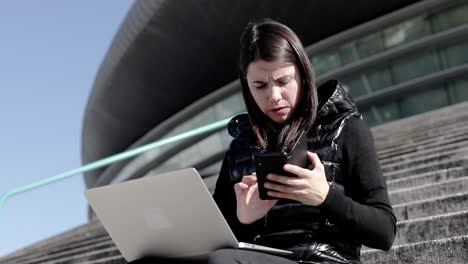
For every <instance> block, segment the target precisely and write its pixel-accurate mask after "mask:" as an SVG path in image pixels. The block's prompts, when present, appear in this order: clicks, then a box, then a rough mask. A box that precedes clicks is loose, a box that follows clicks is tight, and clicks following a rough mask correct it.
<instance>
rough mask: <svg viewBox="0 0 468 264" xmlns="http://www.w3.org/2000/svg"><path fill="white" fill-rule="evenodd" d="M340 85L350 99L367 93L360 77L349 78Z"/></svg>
mask: <svg viewBox="0 0 468 264" xmlns="http://www.w3.org/2000/svg"><path fill="white" fill-rule="evenodd" d="M341 83H342V84H343V87H344V88H345V89H346V90H347V91H348V92H349V94H350V95H351V96H352V97H359V96H361V95H366V94H367V93H368V91H367V89H366V87H365V86H364V83H363V82H362V80H361V77H355V76H351V77H350V78H345V79H343V80H342V81H341Z"/></svg>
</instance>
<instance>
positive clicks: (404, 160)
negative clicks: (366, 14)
mask: <svg viewBox="0 0 468 264" xmlns="http://www.w3.org/2000/svg"><path fill="white" fill-rule="evenodd" d="M373 134H374V138H375V141H376V148H377V152H378V155H379V158H380V162H381V167H382V171H383V173H384V177H385V178H386V180H387V186H388V190H389V195H390V200H391V202H392V205H393V208H394V212H395V215H396V216H397V218H398V230H397V235H396V239H395V242H394V246H393V248H392V249H390V250H389V251H387V252H384V251H380V250H374V249H369V248H366V247H364V248H363V250H362V262H363V263H468V228H467V226H468V102H467V103H462V104H458V105H454V106H450V107H447V108H443V109H439V110H436V111H432V112H428V113H425V114H422V115H418V116H414V117H410V118H407V119H404V120H399V121H396V122H393V123H389V124H385V125H383V126H379V127H376V128H373ZM205 182H206V184H207V186H208V187H209V188H210V189H213V188H214V183H215V179H213V178H212V179H206V181H205ZM0 263H2V264H10V263H21V264H33V263H50V264H52V263H54V264H55V263H126V261H125V260H124V259H123V258H122V256H121V255H120V253H119V251H118V249H117V248H116V246H115V244H114V243H113V242H112V240H111V239H110V237H109V235H108V234H107V232H106V231H105V230H104V228H103V227H102V225H101V223H100V222H99V220H93V221H91V222H89V223H88V224H85V225H82V226H79V227H77V228H74V229H72V230H70V231H68V232H65V233H63V234H60V235H57V236H54V237H52V238H50V239H47V240H44V241H42V242H39V243H36V244H34V245H31V246H29V247H26V248H24V249H21V250H18V251H17V252H14V253H12V254H10V255H7V256H4V257H2V258H0Z"/></svg>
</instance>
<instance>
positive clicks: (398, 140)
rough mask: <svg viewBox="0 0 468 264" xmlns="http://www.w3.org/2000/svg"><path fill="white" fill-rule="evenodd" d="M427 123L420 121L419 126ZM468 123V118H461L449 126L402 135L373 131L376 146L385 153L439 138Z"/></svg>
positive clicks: (380, 152) (464, 128)
mask: <svg viewBox="0 0 468 264" xmlns="http://www.w3.org/2000/svg"><path fill="white" fill-rule="evenodd" d="M424 125H425V124H422V123H420V124H419V126H424ZM467 125H468V119H465V120H461V121H459V122H454V123H453V124H450V125H448V126H443V127H440V126H436V127H427V128H426V129H424V130H421V131H413V132H411V133H406V134H401V135H387V137H386V138H379V137H378V135H377V134H375V133H373V135H375V136H374V139H375V141H376V144H377V145H376V147H377V149H378V150H379V154H384V153H385V152H391V151H393V150H394V148H395V147H399V146H404V145H407V144H414V143H418V142H425V141H428V140H431V139H432V138H437V137H439V136H443V135H449V134H452V133H457V131H460V130H466V126H467Z"/></svg>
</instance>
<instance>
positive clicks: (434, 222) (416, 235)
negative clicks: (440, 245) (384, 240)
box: [393, 211, 468, 246]
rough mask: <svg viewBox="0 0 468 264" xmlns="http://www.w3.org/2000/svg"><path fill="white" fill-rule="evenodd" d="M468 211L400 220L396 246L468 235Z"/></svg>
mask: <svg viewBox="0 0 468 264" xmlns="http://www.w3.org/2000/svg"><path fill="white" fill-rule="evenodd" d="M467 223H468V211H460V212H455V213H449V214H443V215H436V216H429V217H424V218H418V219H411V220H405V221H400V222H398V224H397V234H396V237H395V241H394V243H393V245H394V246H398V245H404V244H409V243H415V242H422V241H429V240H437V239H444V238H447V237H453V236H466V235H468V229H467Z"/></svg>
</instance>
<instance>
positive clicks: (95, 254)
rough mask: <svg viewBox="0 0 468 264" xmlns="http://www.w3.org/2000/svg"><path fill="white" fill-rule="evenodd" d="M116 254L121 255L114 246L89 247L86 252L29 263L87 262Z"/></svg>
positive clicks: (113, 256) (112, 256)
mask: <svg viewBox="0 0 468 264" xmlns="http://www.w3.org/2000/svg"><path fill="white" fill-rule="evenodd" d="M116 256H120V257H121V254H120V251H119V250H118V249H117V248H116V247H108V248H104V249H90V250H88V251H87V252H83V253H79V254H75V255H69V256H66V257H62V258H57V259H52V260H47V261H45V262H32V263H29V264H36V263H37V264H38V263H41V264H58V263H89V262H92V261H96V260H102V259H103V258H115V257H116ZM106 263H108V262H106Z"/></svg>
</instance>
